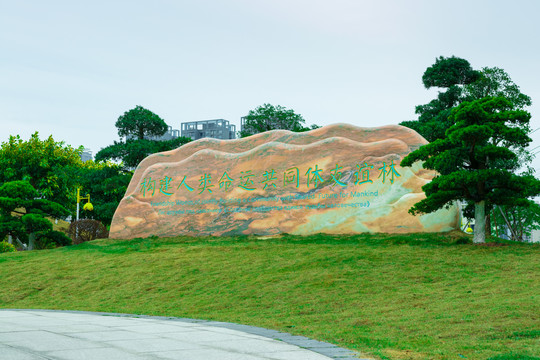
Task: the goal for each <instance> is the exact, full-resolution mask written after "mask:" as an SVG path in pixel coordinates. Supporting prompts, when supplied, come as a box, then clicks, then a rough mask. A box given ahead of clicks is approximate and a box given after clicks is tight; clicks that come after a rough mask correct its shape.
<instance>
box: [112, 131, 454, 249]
mask: <svg viewBox="0 0 540 360" xmlns="http://www.w3.org/2000/svg"><path fill="white" fill-rule="evenodd" d="M423 144H426V140H425V139H424V138H422V137H421V136H420V135H419V134H418V133H416V132H415V131H413V130H411V129H408V128H406V127H402V126H399V125H391V126H382V127H377V128H359V127H355V126H352V125H347V124H336V125H330V126H325V127H323V128H319V129H316V130H311V131H309V132H305V133H293V132H290V131H286V130H275V131H269V132H265V133H261V134H256V135H253V136H250V137H248V138H243V139H237V140H216V139H210V138H205V139H200V140H197V141H194V142H191V143H188V144H186V145H184V146H182V147H181V148H178V149H175V150H172V151H168V152H163V153H158V154H153V155H150V156H149V157H147V158H146V159H144V160H143V161H142V162H141V164H140V165H139V166H138V167H137V170H136V171H135V174H134V176H133V179H132V180H131V183H130V185H129V187H128V189H127V191H126V194H125V197H124V198H123V199H122V201H121V202H120V205H119V206H118V209H117V210H116V213H115V214H114V218H113V222H112V225H111V231H110V236H111V237H112V238H123V239H125V238H134V237H147V236H151V235H157V236H177V235H215V236H220V235H249V234H256V235H275V234H280V233H289V234H302V235H307V234H315V233H331V234H349V233H361V232H386V233H410V232H439V231H448V230H451V229H454V228H456V227H457V221H458V211H457V209H456V208H455V207H454V208H450V209H447V210H440V211H438V212H435V213H431V214H426V215H422V216H412V215H410V214H409V213H408V210H409V208H410V207H411V206H412V205H413V204H415V203H416V202H418V201H419V200H421V199H422V198H424V196H425V195H424V193H423V192H422V189H421V187H422V186H423V185H424V184H426V183H427V182H429V181H430V180H431V179H433V177H434V176H435V175H436V174H435V173H434V172H432V171H427V170H424V169H423V168H422V166H421V164H420V163H417V164H415V165H414V166H413V167H410V168H408V167H405V168H404V167H401V166H400V165H399V164H400V162H401V159H402V158H403V157H404V156H406V155H407V154H408V153H410V152H411V151H412V150H415V149H417V148H418V147H420V146H421V145H423Z"/></svg>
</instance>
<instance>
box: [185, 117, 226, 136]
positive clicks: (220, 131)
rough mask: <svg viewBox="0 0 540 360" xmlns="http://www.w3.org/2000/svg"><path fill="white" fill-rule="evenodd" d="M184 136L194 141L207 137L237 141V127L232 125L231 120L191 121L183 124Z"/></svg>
mask: <svg viewBox="0 0 540 360" xmlns="http://www.w3.org/2000/svg"><path fill="white" fill-rule="evenodd" d="M181 129H182V136H185V137H190V138H191V139H192V140H197V139H202V138H205V137H210V138H215V139H222V140H227V139H236V125H233V124H230V123H229V120H225V119H213V120H201V121H190V122H185V123H182V124H181Z"/></svg>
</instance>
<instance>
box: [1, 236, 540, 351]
mask: <svg viewBox="0 0 540 360" xmlns="http://www.w3.org/2000/svg"><path fill="white" fill-rule="evenodd" d="M458 236H461V235H458V234H446V235H436V234H414V235H406V236H404V235H369V234H363V235H355V236H329V235H315V236H308V237H299V236H282V237H279V238H266V239H258V238H255V237H244V238H242V237H240V238H227V237H222V238H198V239H195V238H186V237H178V238H168V239H158V238H148V239H135V240H131V241H123V240H122V241H121V240H99V241H93V242H90V243H86V244H83V245H79V246H71V247H65V248H60V249H56V250H42V251H33V252H19V253H8V254H0V274H2V275H1V277H0V307H2V308H41V309H71V310H89V311H106V312H121V313H133V314H148V315H167V316H179V317H190V318H200V319H213V320H221V321H230V322H236V323H241V324H248V325H254V326H262V327H266V328H271V329H276V330H281V331H285V332H289V333H292V334H298V335H304V336H308V337H311V338H314V339H317V340H322V341H327V342H331V343H334V344H337V345H340V346H343V347H346V348H349V349H352V350H356V351H359V352H362V353H363V354H366V355H371V356H373V357H377V358H382V359H463V358H466V359H482V360H484V359H488V358H496V359H498V360H503V359H516V360H517V359H540V358H538V357H534V356H538V354H540V276H539V274H540V246H539V245H529V244H512V245H510V246H474V245H470V244H459V242H460V241H457V240H458ZM509 354H512V355H509Z"/></svg>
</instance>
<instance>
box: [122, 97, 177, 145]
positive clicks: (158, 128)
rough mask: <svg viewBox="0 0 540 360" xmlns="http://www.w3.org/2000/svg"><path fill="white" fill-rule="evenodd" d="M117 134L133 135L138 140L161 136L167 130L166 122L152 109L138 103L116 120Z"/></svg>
mask: <svg viewBox="0 0 540 360" xmlns="http://www.w3.org/2000/svg"><path fill="white" fill-rule="evenodd" d="M115 125H116V127H117V128H118V136H120V137H124V136H125V137H129V136H131V137H134V138H137V139H139V140H141V139H145V138H148V137H153V136H161V135H163V134H165V133H166V132H167V128H168V127H167V124H166V123H165V121H164V120H163V119H162V118H160V117H159V116H158V115H156V114H154V113H153V112H152V111H150V110H148V109H145V108H143V107H142V106H140V105H137V106H135V108H133V109H131V110H128V111H126V112H125V113H124V115H122V116H120V117H119V118H118V120H117V121H116V124H115Z"/></svg>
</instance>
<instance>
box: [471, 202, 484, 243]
mask: <svg viewBox="0 0 540 360" xmlns="http://www.w3.org/2000/svg"><path fill="white" fill-rule="evenodd" d="M485 242H486V202H485V201H484V200H482V201H479V202H477V203H474V236H473V243H475V244H483V243H485Z"/></svg>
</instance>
